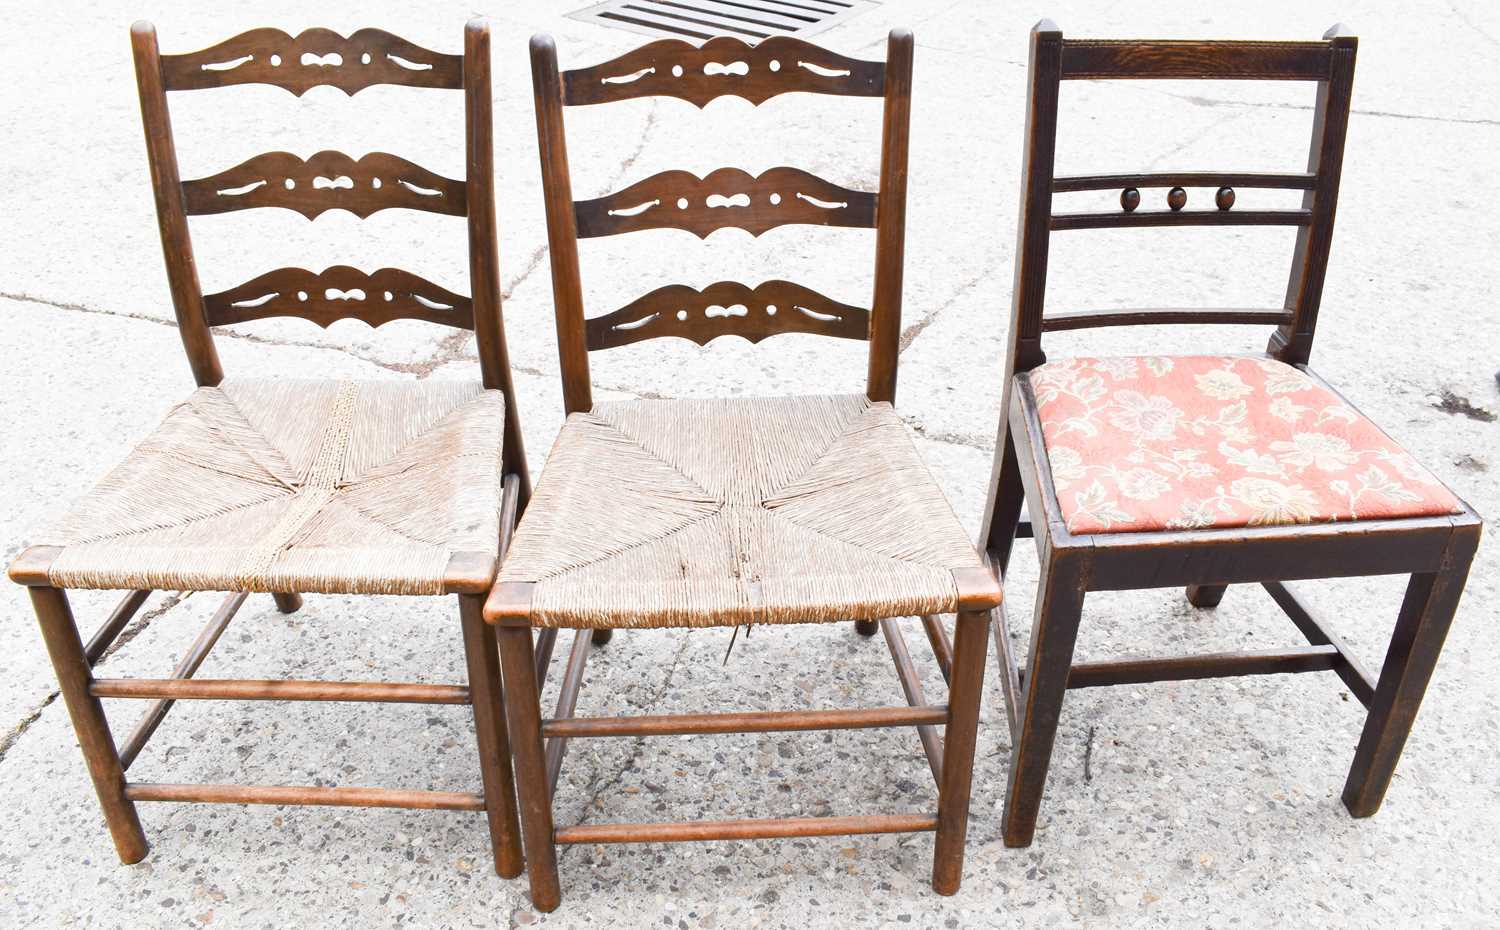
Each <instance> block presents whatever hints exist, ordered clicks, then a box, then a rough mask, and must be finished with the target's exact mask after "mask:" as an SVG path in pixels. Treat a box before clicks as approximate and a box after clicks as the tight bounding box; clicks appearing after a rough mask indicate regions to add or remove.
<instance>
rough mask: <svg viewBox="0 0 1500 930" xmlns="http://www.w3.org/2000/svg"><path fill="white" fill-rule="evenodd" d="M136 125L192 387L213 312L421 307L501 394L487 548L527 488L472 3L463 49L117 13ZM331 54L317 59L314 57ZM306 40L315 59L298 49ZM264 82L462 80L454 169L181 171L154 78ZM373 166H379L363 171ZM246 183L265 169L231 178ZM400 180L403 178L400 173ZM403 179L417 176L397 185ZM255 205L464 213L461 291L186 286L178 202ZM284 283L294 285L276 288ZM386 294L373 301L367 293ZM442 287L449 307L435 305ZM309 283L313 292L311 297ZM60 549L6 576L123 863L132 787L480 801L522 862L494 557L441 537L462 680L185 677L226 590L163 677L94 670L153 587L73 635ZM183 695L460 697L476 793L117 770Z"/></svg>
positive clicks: (32, 553)
mask: <svg viewBox="0 0 1500 930" xmlns="http://www.w3.org/2000/svg"><path fill="white" fill-rule="evenodd" d="M130 34H131V44H132V46H133V49H134V53H135V66H136V78H137V82H138V85H139V91H140V100H141V115H142V120H143V122H144V124H145V130H146V145H147V151H148V154H149V158H150V165H151V177H152V182H153V185H154V187H155V192H156V206H157V216H158V219H159V221H160V226H161V240H162V248H163V251H164V253H165V257H166V265H167V276H168V280H169V282H170V284H171V291H172V300H173V304H174V308H175V311H176V317H177V325H178V329H179V331H180V333H181V335H182V341H183V346H184V348H185V349H186V351H187V356H188V361H189V362H190V364H191V365H192V369H193V374H194V376H195V378H196V380H197V382H198V384H199V385H200V386H212V385H217V384H219V382H220V381H221V379H222V377H223V372H222V370H221V368H220V365H219V358H218V354H217V352H216V350H215V347H214V341H213V333H212V327H213V326H216V325H222V324H226V323H236V322H242V321H244V320H248V319H259V318H262V317H268V316H299V317H303V318H305V319H308V320H312V321H313V322H316V323H318V324H320V325H323V326H327V325H328V324H329V323H331V322H332V321H333V320H335V319H339V318H343V317H352V318H355V319H363V320H364V321H365V322H366V323H368V324H370V325H371V326H378V325H380V324H382V323H385V322H387V321H389V320H392V319H400V318H412V319H426V320H430V321H433V322H438V323H442V324H444V325H448V326H453V327H458V328H462V329H471V330H474V331H475V333H476V337H477V341H478V353H479V360H480V368H481V371H482V380H483V383H484V386H485V387H486V388H491V389H498V390H500V391H502V392H503V393H504V395H505V424H504V427H505V436H504V440H503V452H502V460H503V462H502V465H503V482H502V487H503V497H502V503H501V515H500V524H501V532H500V539H499V541H498V542H499V546H500V552H502V553H503V552H504V549H505V546H506V545H507V543H508V541H509V536H510V532H511V530H512V529H513V527H514V525H515V522H516V519H517V516H518V514H519V512H520V510H521V508H522V507H524V506H525V503H526V499H527V498H528V496H529V494H530V478H529V476H528V474H527V469H526V457H525V453H524V450H523V448H522V443H521V432H520V429H519V425H518V419H517V414H516V403H515V393H514V391H513V389H512V385H511V373H510V362H509V358H508V355H507V351H506V344H505V331H504V325H503V322H502V319H501V314H500V286H499V266H498V251H497V239H496V230H495V201H494V180H493V179H494V170H493V160H494V159H493V137H492V133H493V129H492V116H491V100H490V35H489V27H488V26H487V25H486V24H485V23H484V22H483V21H482V20H474V21H472V22H470V23H469V24H468V26H467V28H466V30H465V33H464V53H463V54H462V55H448V54H439V53H436V52H431V51H428V50H427V49H423V48H420V47H418V46H416V45H413V44H411V43H409V42H406V41H405V40H403V39H400V38H398V37H396V36H394V35H391V34H389V33H386V32H382V31H380V30H375V29H364V30H360V31H359V32H356V33H354V34H353V35H351V36H349V37H347V38H346V37H344V36H341V35H339V34H338V33H335V32H331V31H329V30H327V29H310V30H307V31H306V32H303V33H302V34H301V35H298V36H296V37H295V38H294V37H292V36H290V35H288V34H286V33H284V32H281V31H280V30H275V29H256V30H252V31H251V32H247V33H244V34H242V35H240V36H237V37H235V38H232V39H229V40H227V41H225V42H222V43H220V44H218V45H215V46H213V47H211V48H208V49H204V50H202V51H199V52H194V53H190V54H182V55H161V54H160V53H159V52H158V49H157V40H156V30H155V28H154V27H153V26H151V24H149V23H144V22H143V23H137V24H135V25H134V26H132V27H131V33H130ZM335 54H336V55H337V56H338V57H339V58H340V61H339V63H338V64H336V65H331V66H330V65H328V64H327V61H328V59H329V57H330V56H333V55H335ZM304 55H311V56H313V57H315V58H317V59H319V62H321V63H319V62H313V63H307V62H304V61H303V56H304ZM247 83H263V84H271V85H274V86H279V87H282V88H284V89H286V90H289V91H291V92H292V93H294V94H296V95H298V96H300V95H301V94H302V93H304V92H305V91H306V90H308V89H309V88H311V87H314V86H317V85H331V86H334V87H338V88H340V89H341V90H343V91H344V92H345V93H346V94H351V95H352V94H354V93H356V92H358V91H359V90H362V89H364V88H366V87H369V86H372V85H375V84H382V83H384V84H401V85H408V86H413V87H428V88H442V89H449V90H462V91H463V92H464V99H465V104H466V105H465V116H466V119H465V123H466V137H467V157H466V164H467V178H466V179H465V180H462V181H455V180H449V179H446V178H440V177H438V176H437V175H434V174H432V173H431V172H427V171H425V170H424V169H421V168H419V167H418V166H416V165H412V164H411V163H410V162H406V161H404V160H403V159H399V158H396V157H395V156H392V155H385V154H379V153H376V154H371V155H367V156H365V157H364V158H361V159H359V160H358V161H355V160H353V159H350V158H349V157H348V156H346V155H342V154H340V153H338V152H320V153H319V154H317V155H315V156H313V157H312V158H310V159H307V160H306V161H304V160H302V159H299V158H297V157H296V156H293V155H289V154H287V153H273V154H270V155H262V156H258V157H256V158H253V159H250V160H249V161H247V162H245V163H244V164H242V165H240V166H238V167H236V168H233V169H230V170H229V171H226V172H222V173H221V174H218V175H215V176H213V177H210V178H203V179H198V180H189V181H182V180H180V178H179V175H178V167H177V155H176V150H175V147H174V143H173V136H172V127H171V122H170V119H169V114H168V108H167V92H168V91H186V90H197V89H202V88H208V87H222V86H227V85H233V84H247ZM382 174H383V175H384V177H385V180H386V183H384V184H380V183H378V180H372V179H379V178H380V177H381V175H382ZM339 175H344V176H350V177H352V178H353V179H354V180H355V182H356V183H355V184H354V186H353V187H352V188H349V187H339V186H321V187H320V186H319V185H316V184H315V183H314V181H315V179H317V178H320V177H322V178H325V179H330V178H336V177H337V176H339ZM254 181H262V182H264V183H262V184H260V185H258V186H256V187H254V188H253V189H251V190H249V191H248V192H247V191H244V190H243V188H244V186H245V185H247V184H250V183H251V182H254ZM403 181H404V182H409V183H403ZM413 186H415V187H417V188H420V189H421V191H422V192H421V193H419V192H417V191H414V190H413ZM255 207H283V208H287V209H292V210H296V211H298V212H301V213H303V214H304V215H306V216H307V217H309V218H312V217H315V216H317V215H318V214H320V213H322V212H323V211H325V210H330V209H346V210H349V211H350V212H352V213H354V214H356V215H358V216H360V217H365V216H368V215H369V214H370V213H373V212H375V211H377V210H382V209H387V208H391V207H401V208H407V209H418V210H426V211H430V212H437V213H444V214H449V215H455V216H464V217H466V218H467V222H468V231H469V273H470V285H471V289H472V290H471V293H472V296H471V297H461V296H459V295H456V294H451V293H450V292H448V291H446V290H444V289H442V288H439V287H437V286H436V285H434V284H431V283H430V282H427V281H424V280H422V279H420V278H418V277H416V276H415V275H409V274H407V273H405V272H400V271H393V270H391V269H382V270H381V271H379V272H375V273H374V274H373V275H370V276H366V275H364V274H363V273H361V272H358V271H356V270H355V269H352V268H346V267H335V268H331V269H329V270H327V271H325V272H323V273H322V274H317V273H314V272H311V271H305V270H303V269H297V268H283V269H280V270H278V271H273V272H271V273H269V274H267V275H263V276H261V277H259V278H256V279H255V280H254V281H251V282H248V283H247V284H246V285H242V286H241V287H239V288H233V289H231V290H229V291H224V292H222V293H219V294H209V295H204V294H203V293H202V290H201V288H200V287H199V284H198V274H197V268H196V265H195V263H194V260H193V251H192V243H191V240H190V238H189V235H188V223H187V217H188V215H189V214H203V213H218V212H223V211H226V210H240V209H250V208H255ZM299 288H300V289H301V290H302V292H303V294H302V295H300V299H292V298H291V297H290V296H283V295H282V293H281V292H285V291H290V292H296V291H297V290H298V289H299ZM329 288H332V289H337V290H340V291H345V292H346V297H347V296H348V295H347V292H348V291H349V290H350V289H352V288H364V289H368V290H369V291H370V295H369V299H365V298H361V299H357V300H356V299H328V297H327V294H326V293H325V291H326V289H329ZM247 289H249V290H251V291H253V293H252V294H250V295H249V296H252V297H259V296H260V295H263V294H266V293H267V292H269V291H275V292H277V295H276V296H275V297H274V298H273V299H271V300H269V301H261V302H257V303H255V305H254V306H250V307H243V306H240V305H239V301H241V299H242V298H243V297H244V296H246V295H245V293H244V292H245V291H246V290H247ZM380 291H388V292H392V294H391V295H390V296H388V297H387V299H386V300H385V302H383V303H378V302H377V298H376V297H375V294H376V293H378V292H380ZM423 295H429V296H430V297H432V298H440V299H441V303H444V304H447V305H448V307H447V309H444V310H441V311H439V310H434V309H432V304H434V303H436V302H438V301H437V300H436V299H430V300H429V301H428V302H427V303H425V304H424V303H423V300H422V299H421V298H422V297H423ZM309 297H310V299H309ZM58 551H59V550H57V549H56V548H47V547H33V548H30V549H28V550H26V551H25V552H23V553H22V554H21V555H20V556H19V557H18V558H17V559H16V561H15V562H14V563H13V564H12V565H11V567H10V576H11V578H12V579H14V580H15V581H17V582H19V583H21V584H23V585H26V586H28V588H29V591H30V594H31V601H32V604H33V605H34V607H35V609H36V614H37V620H38V622H39V623H40V625H41V630H42V636H43V639H44V640H45V642H46V646H47V651H48V653H49V655H50V657H51V660H52V664H53V667H54V669H55V670H56V673H57V678H58V683H59V685H60V687H61V691H62V696H63V700H64V702H65V703H66V704H67V708H68V713H69V715H70V716H71V718H72V721H73V726H74V729H75V731H76V732H77V736H78V741H79V744H80V746H81V747H82V749H83V755H84V759H85V760H86V762H87V764H88V768H89V774H90V775H91V776H92V778H93V783H94V788H95V791H96V792H97V794H98V796H99V803H100V805H101V806H102V807H103V809H104V817H105V821H106V823H107V824H108V827H109V830H110V834H111V836H112V837H113V839H114V843H115V849H116V851H117V852H118V853H119V856H120V860H121V861H122V862H124V863H127V864H128V863H134V862H138V861H140V860H141V859H142V858H144V857H145V855H146V852H147V842H146V838H145V834H144V833H143V832H142V830H141V824H140V820H139V818H138V817H137V814H136V808H135V804H136V802H137V801H195V802H217V803H231V804H277V805H283V804H308V805H345V806H356V807H403V808H420V809H428V810H462V811H484V812H485V813H486V815H487V817H488V822H489V831H490V842H491V847H492V850H493V853H494V859H495V870H496V871H497V872H498V873H499V874H501V875H503V876H506V877H514V876H516V875H519V874H520V872H521V869H522V859H521V849H520V833H519V829H518V822H517V821H518V818H517V814H516V806H515V794H514V783H513V777H512V772H511V768H510V750H509V746H508V744H507V741H506V731H505V711H504V706H503V704H502V697H501V689H500V672H499V655H498V650H497V645H496V641H495V634H494V630H493V629H492V628H491V627H490V626H489V625H487V624H486V623H484V622H483V620H482V607H483V600H484V596H485V594H486V593H487V592H488V591H489V588H490V586H491V584H492V583H493V580H494V577H495V572H496V566H497V559H496V558H494V557H493V556H491V555H489V554H488V553H482V552H479V553H455V554H454V555H453V557H452V559H451V560H450V562H449V564H448V568H447V571H446V577H445V579H444V582H443V589H444V592H445V593H452V594H457V595H458V599H459V616H460V621H461V625H462V629H463V642H464V651H465V655H466V660H467V669H468V683H467V684H464V685H459V684H403V683H388V682H334V681H287V680H273V681H252V680H238V679H231V680H213V681H209V680H202V679H198V680H194V678H193V675H194V673H195V672H196V671H197V669H198V667H199V666H200V665H201V664H202V662H203V660H204V659H205V658H206V657H207V655H208V653H209V650H211V649H212V648H213V646H214V644H215V643H216V642H217V641H218V639H219V637H220V635H221V634H222V633H223V632H224V629H225V627H226V626H227V625H228V623H229V621H230V620H231V619H232V618H233V617H234V614H235V612H236V611H237V610H238V609H239V608H240V606H241V605H242V604H244V602H245V600H246V598H247V597H248V595H247V594H246V593H245V592H233V593H230V594H229V596H228V597H227V598H226V599H225V601H224V603H223V606H222V607H220V608H219V610H218V611H217V612H216V613H215V614H214V616H213V619H212V620H210V621H209V623H208V626H207V627H205V628H204V630H203V632H202V633H200V634H199V635H198V637H197V639H196V640H195V641H194V643H193V645H192V647H191V648H190V649H189V650H188V652H187V654H186V655H185V656H184V657H183V658H182V660H181V661H180V662H179V663H178V664H177V666H176V668H174V669H173V670H172V674H171V676H170V677H168V678H161V679H99V678H95V677H94V675H93V667H94V665H95V663H97V662H98V661H99V660H100V658H102V657H103V656H104V654H105V652H106V650H107V649H109V647H110V645H111V644H112V643H114V642H115V641H116V639H117V638H118V637H119V636H120V634H121V633H122V632H123V631H124V629H125V627H126V626H127V625H128V624H129V622H130V620H131V618H132V617H133V616H134V615H135V614H136V612H137V611H138V610H139V609H140V608H141V605H142V604H143V603H145V601H146V599H147V598H148V597H149V596H150V594H151V592H150V591H146V590H141V591H131V592H129V593H128V594H126V595H125V597H124V599H123V600H122V601H121V602H120V604H119V606H118V607H116V608H115V610H114V611H113V613H111V614H110V616H109V618H108V619H107V620H105V622H104V623H103V624H102V625H101V626H100V628H99V630H98V631H97V632H96V633H95V634H94V635H93V636H92V637H90V639H89V641H88V643H87V644H86V645H85V644H84V643H83V641H82V639H81V638H80V636H79V632H78V626H77V624H76V623H75V621H74V619H73V614H72V611H71V609H70V607H69V604H68V598H67V594H66V592H65V591H63V590H61V589H59V588H56V587H53V586H52V585H51V583H50V581H49V576H48V567H49V565H50V563H51V562H52V560H53V558H54V557H55V556H56V555H57V553H58ZM273 596H274V598H275V602H276V605H277V607H278V608H279V609H280V610H281V611H282V612H284V613H290V612H292V611H295V610H297V609H298V607H300V606H301V603H302V599H301V596H300V594H299V593H298V592H296V591H284V592H279V593H276V594H274V595H273ZM100 698H139V699H145V700H150V701H152V703H151V705H150V706H149V707H148V709H147V710H146V713H145V714H144V715H143V716H142V719H141V721H140V722H139V723H138V724H137V725H136V727H135V729H134V731H133V732H132V733H131V734H130V735H129V736H128V737H127V738H126V740H125V742H124V743H123V744H122V745H121V746H120V747H119V748H118V749H117V747H116V743H115V740H114V737H113V735H112V734H111V732H110V728H109V723H108V721H107V720H106V719H105V715H104V712H103V708H102V706H101V704H100ZM180 700H274V701H360V702H388V703H412V704H468V705H470V706H472V708H473V714H474V722H475V729H476V731H477V734H478V744H479V745H478V750H479V763H480V771H481V774H482V780H483V789H482V791H481V792H456V791H420V790H402V789H383V788H356V787H291V786H288V787H282V786H274V787H273V786H252V785H237V784H222V785H202V784H196V785H191V784H147V783H141V782H130V781H127V780H126V778H125V773H126V771H127V770H128V769H129V768H130V766H131V764H132V763H133V762H135V760H136V759H137V758H138V756H139V754H140V752H141V750H142V749H143V748H144V747H145V745H146V742H147V740H148V739H150V737H151V735H152V734H153V733H155V731H156V729H157V727H158V726H160V724H161V722H162V720H163V719H164V718H165V716H166V714H167V712H168V711H169V710H170V709H171V707H172V705H173V703H174V702H176V701H180Z"/></svg>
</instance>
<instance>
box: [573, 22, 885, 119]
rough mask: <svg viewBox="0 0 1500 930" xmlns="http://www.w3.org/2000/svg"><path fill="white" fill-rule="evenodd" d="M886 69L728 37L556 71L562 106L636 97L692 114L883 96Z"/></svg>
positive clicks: (668, 44)
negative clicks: (726, 105)
mask: <svg viewBox="0 0 1500 930" xmlns="http://www.w3.org/2000/svg"><path fill="white" fill-rule="evenodd" d="M885 67H886V66H885V63H884V62H879V61H862V60H860V59H856V58H846V57H844V56H843V55H839V54H836V53H834V52H830V51H828V50H827V49H824V48H819V47H818V46H816V45H813V44H812V43H810V42H805V41H803V40H802V39H795V38H792V37H791V36H773V37H772V38H769V39H766V40H765V41H763V42H760V43H758V44H755V45H751V44H749V43H747V42H744V41H742V40H740V39H736V38H734V37H732V36H717V37H715V38H712V39H709V40H708V41H707V42H704V43H703V44H702V45H701V46H698V45H693V44H692V43H689V42H684V41H682V40H681V39H662V40H659V41H656V42H651V43H648V44H646V45H643V46H641V47H640V48H637V49H634V50H632V51H629V52H626V53H625V54H624V55H621V56H620V57H618V58H615V59H612V60H610V61H606V62H604V63H603V64H598V65H593V66H592V67H588V68H577V69H575V70H572V71H565V72H563V75H562V81H563V91H562V93H563V103H564V104H565V105H567V106H582V105H586V104H594V103H612V102H614V101H617V100H631V99H634V98H636V97H677V98H679V99H681V100H686V101H688V102H689V103H692V104H695V105H696V106H699V107H702V106H706V105H707V104H708V102H709V101H711V100H714V99H716V98H719V97H740V98H743V99H745V100H748V101H750V103H752V104H755V105H757V106H758V105H760V104H762V103H764V102H765V101H767V100H769V99H771V98H772V97H775V96H778V95H780V94H788V93H794V92H798V91H801V92H805V93H812V94H838V95H842V96H851V97H879V96H881V95H882V94H884V93H885V89H884V88H885Z"/></svg>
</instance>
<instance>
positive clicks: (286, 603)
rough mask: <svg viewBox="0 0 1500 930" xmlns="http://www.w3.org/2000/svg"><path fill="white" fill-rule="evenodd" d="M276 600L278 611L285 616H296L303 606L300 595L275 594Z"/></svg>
mask: <svg viewBox="0 0 1500 930" xmlns="http://www.w3.org/2000/svg"><path fill="white" fill-rule="evenodd" d="M271 597H273V598H275V600H276V609H277V610H279V611H281V612H282V613H284V614H294V613H296V612H297V609H298V608H299V607H301V606H302V595H300V594H273V595H271Z"/></svg>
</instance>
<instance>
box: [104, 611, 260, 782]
mask: <svg viewBox="0 0 1500 930" xmlns="http://www.w3.org/2000/svg"><path fill="white" fill-rule="evenodd" d="M249 596H250V595H248V594H246V593H245V592H244V591H240V592H238V593H235V594H231V595H229V596H228V597H226V598H225V599H224V603H223V604H222V605H220V607H219V609H218V610H217V611H215V612H214V615H213V617H212V618H210V619H209V621H208V625H207V626H205V627H204V628H203V631H202V632H201V633H199V634H198V638H197V639H196V640H194V642H193V645H192V647H191V648H189V649H188V651H187V654H186V655H184V656H183V657H182V658H181V659H180V660H179V661H178V662H177V665H176V667H174V668H173V669H172V677H173V678H178V679H186V678H192V677H193V673H194V672H196V671H198V667H199V666H201V665H202V664H203V660H204V659H206V658H208V653H209V651H210V650H212V649H213V648H214V644H215V643H217V642H218V641H219V637H220V636H223V635H224V630H225V628H226V627H228V626H229V621H230V620H233V619H234V615H235V613H237V612H238V611H239V609H240V607H241V606H242V605H243V604H244V603H245V599H246V598H247V597H249ZM174 703H175V702H174V701H173V700H172V699H171V698H159V699H158V700H156V701H155V702H153V703H152V705H151V706H150V707H149V708H147V709H146V713H145V714H143V715H142V716H141V721H140V723H137V724H136V726H135V729H134V730H132V731H131V732H130V736H129V737H127V738H126V739H125V742H124V744H122V745H121V746H120V768H122V769H124V770H125V771H127V772H128V771H130V766H131V765H132V764H133V763H134V762H135V760H136V757H137V756H139V755H140V754H141V750H142V749H145V748H146V741H147V740H149V739H150V738H151V734H153V733H155V732H156V730H157V728H158V727H160V726H161V722H162V721H163V720H165V719H166V717H167V711H169V710H171V709H172V705H173V704H174Z"/></svg>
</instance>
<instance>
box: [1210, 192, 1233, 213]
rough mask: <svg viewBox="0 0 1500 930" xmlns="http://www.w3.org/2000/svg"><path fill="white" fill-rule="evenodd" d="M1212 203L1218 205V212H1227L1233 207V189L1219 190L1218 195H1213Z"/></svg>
mask: <svg viewBox="0 0 1500 930" xmlns="http://www.w3.org/2000/svg"><path fill="white" fill-rule="evenodd" d="M1214 203H1215V204H1217V205H1218V207H1219V209H1220V210H1228V209H1229V208H1230V207H1232V206H1234V188H1232V187H1221V188H1219V191H1218V193H1216V194H1214Z"/></svg>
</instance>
